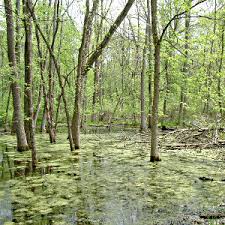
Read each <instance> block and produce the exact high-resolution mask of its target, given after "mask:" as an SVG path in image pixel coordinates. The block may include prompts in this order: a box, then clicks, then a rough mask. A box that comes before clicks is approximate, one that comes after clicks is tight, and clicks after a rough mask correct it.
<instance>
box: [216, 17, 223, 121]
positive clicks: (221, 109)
mask: <svg viewBox="0 0 225 225" xmlns="http://www.w3.org/2000/svg"><path fill="white" fill-rule="evenodd" d="M222 26H223V27H222V34H221V54H220V60H219V70H218V72H219V76H218V82H217V92H218V98H219V100H218V105H219V110H220V117H221V118H223V104H222V93H221V75H220V73H221V71H222V68H223V57H224V31H225V21H223V25H222Z"/></svg>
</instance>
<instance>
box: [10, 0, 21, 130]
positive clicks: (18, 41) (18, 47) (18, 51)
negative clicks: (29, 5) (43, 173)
mask: <svg viewBox="0 0 225 225" xmlns="http://www.w3.org/2000/svg"><path fill="white" fill-rule="evenodd" d="M20 8H21V3H20V0H16V27H15V31H16V35H15V36H16V37H15V38H16V45H15V51H16V61H17V67H18V68H20V55H21V32H20V30H21V29H20V15H21V13H20V11H21V10H20ZM17 73H18V77H20V74H19V73H20V69H18V70H17ZM14 117H15V114H14V113H13V117H12V129H11V134H15V132H16V124H15V119H14Z"/></svg>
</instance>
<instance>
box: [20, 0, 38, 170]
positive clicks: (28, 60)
mask: <svg viewBox="0 0 225 225" xmlns="http://www.w3.org/2000/svg"><path fill="white" fill-rule="evenodd" d="M31 1H32V0H23V10H24V28H25V46H24V47H25V49H24V62H25V89H24V112H25V121H24V122H25V131H26V137H27V141H28V145H29V147H30V148H31V152H32V168H33V169H35V168H36V166H37V153H36V144H35V127H34V120H33V114H34V110H33V91H32V90H33V88H32V86H33V71H32V64H33V46H32V20H31V17H30V15H29V11H28V7H29V8H31V5H32V2H31Z"/></svg>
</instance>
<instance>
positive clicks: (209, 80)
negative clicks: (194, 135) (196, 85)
mask: <svg viewBox="0 0 225 225" xmlns="http://www.w3.org/2000/svg"><path fill="white" fill-rule="evenodd" d="M213 22H214V23H213V35H216V25H217V0H215V1H214V21H213ZM210 42H211V46H210V58H211V57H213V52H214V50H215V49H214V44H215V40H214V38H212V39H211V41H210ZM212 65H213V62H212V60H210V62H209V64H208V67H207V77H206V86H207V97H206V103H205V106H204V113H206V114H208V113H209V110H210V103H211V86H212V80H213V77H212V69H213V68H212Z"/></svg>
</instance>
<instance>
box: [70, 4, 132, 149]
mask: <svg viewBox="0 0 225 225" xmlns="http://www.w3.org/2000/svg"><path fill="white" fill-rule="evenodd" d="M134 1H135V0H129V1H128V2H127V4H126V6H125V7H124V9H123V10H122V12H121V13H120V15H119V16H118V17H117V19H116V20H115V22H114V23H113V25H112V26H111V27H110V29H109V31H108V33H107V34H106V35H105V37H104V38H103V40H102V42H101V43H100V44H99V45H98V46H97V48H96V50H95V51H94V52H93V53H92V54H91V56H90V57H89V58H88V59H86V54H85V53H86V50H85V51H84V49H86V48H87V46H85V45H87V44H88V43H86V42H87V39H89V40H90V35H89V32H85V30H86V29H90V27H91V24H92V20H93V18H92V16H93V15H92V16H90V15H88V14H86V16H85V20H87V19H89V20H90V22H87V21H85V23H84V30H83V37H82V43H81V47H80V49H79V57H78V68H77V79H76V96H75V104H74V112H73V120H72V134H73V140H74V145H75V148H77V149H78V148H80V110H81V109H80V104H81V99H82V94H83V93H82V91H83V87H82V83H83V82H82V80H83V77H84V76H85V75H86V74H87V72H88V71H89V70H90V68H91V67H92V65H93V63H94V62H95V61H96V59H97V58H99V56H100V55H101V54H102V51H103V49H104V48H105V47H106V46H107V45H108V43H109V41H110V39H111V37H112V36H113V34H114V33H115V31H116V29H117V27H118V26H120V24H121V23H122V21H123V20H124V18H125V17H126V15H127V13H128V12H129V10H130V8H131V6H132V5H133V3H134ZM94 3H95V4H96V5H94V4H93V9H92V13H93V14H94V12H95V10H96V9H95V7H97V5H98V1H97V0H96V1H94ZM94 9H95V10H94ZM87 11H88V10H87ZM87 17H89V18H87ZM87 25H88V26H87ZM85 62H86V63H85Z"/></svg>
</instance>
